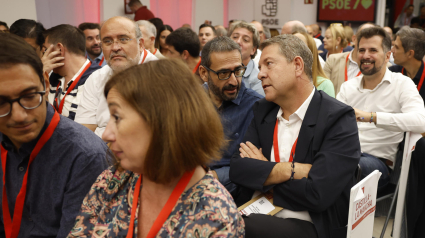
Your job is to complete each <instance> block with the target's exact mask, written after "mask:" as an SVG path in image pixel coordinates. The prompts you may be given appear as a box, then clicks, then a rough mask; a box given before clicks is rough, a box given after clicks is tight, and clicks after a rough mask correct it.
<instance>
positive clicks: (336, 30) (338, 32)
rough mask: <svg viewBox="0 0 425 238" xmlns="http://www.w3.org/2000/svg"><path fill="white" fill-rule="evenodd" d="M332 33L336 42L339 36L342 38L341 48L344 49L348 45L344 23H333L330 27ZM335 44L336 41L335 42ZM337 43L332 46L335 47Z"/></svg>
mask: <svg viewBox="0 0 425 238" xmlns="http://www.w3.org/2000/svg"><path fill="white" fill-rule="evenodd" d="M328 29H329V30H330V31H331V33H332V39H333V40H334V42H336V40H337V38H338V37H339V38H341V42H340V43H339V45H338V46H339V47H341V49H344V48H345V47H347V45H348V41H347V37H346V35H345V30H344V27H343V26H342V24H331V25H330V26H329V28H328ZM334 44H335V43H334ZM335 46H337V45H333V46H332V47H334V48H335Z"/></svg>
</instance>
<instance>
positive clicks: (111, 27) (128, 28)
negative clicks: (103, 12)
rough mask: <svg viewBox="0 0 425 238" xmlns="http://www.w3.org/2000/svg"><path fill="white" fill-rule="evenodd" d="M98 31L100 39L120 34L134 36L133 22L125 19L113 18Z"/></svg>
mask: <svg viewBox="0 0 425 238" xmlns="http://www.w3.org/2000/svg"><path fill="white" fill-rule="evenodd" d="M100 32H101V36H102V39H103V38H105V37H114V36H120V35H128V36H136V32H135V28H134V23H133V22H131V21H130V20H125V19H114V20H111V21H108V22H106V23H105V24H104V25H103V26H102V29H101V31H100Z"/></svg>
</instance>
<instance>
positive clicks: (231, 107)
mask: <svg viewBox="0 0 425 238" xmlns="http://www.w3.org/2000/svg"><path fill="white" fill-rule="evenodd" d="M245 70H246V67H244V66H243V65H242V58H241V50H240V47H239V46H238V44H236V43H235V42H233V41H232V40H231V39H230V38H229V37H227V36H220V37H217V38H214V39H212V40H211V41H209V42H208V43H207V44H206V45H205V46H204V49H203V50H202V59H201V66H200V67H199V73H200V75H201V78H202V80H203V81H204V82H206V83H207V84H206V85H205V86H206V88H208V93H209V95H210V98H211V99H212V101H213V103H214V105H215V106H216V108H217V111H218V113H219V114H220V117H221V122H222V124H223V129H224V134H225V135H226V139H228V140H229V143H228V145H227V148H225V149H224V150H223V154H222V158H221V160H220V161H217V162H216V163H214V164H212V165H210V168H211V169H212V170H213V174H214V176H215V177H216V178H217V179H218V180H219V181H220V183H222V184H223V185H224V186H225V187H226V189H227V190H228V191H229V192H230V193H231V194H232V196H233V198H234V199H236V189H237V187H236V185H235V184H233V183H232V182H230V179H229V168H230V167H229V166H230V158H231V157H232V155H233V154H234V153H235V152H236V151H237V149H238V148H239V143H240V142H241V141H242V138H243V136H244V135H245V132H246V130H247V129H248V126H249V123H251V120H252V118H253V116H254V115H253V113H252V110H251V108H252V105H253V104H254V103H255V102H256V101H258V100H259V99H261V98H263V96H261V95H259V94H258V93H256V92H255V91H253V90H252V89H249V88H246V86H245V83H244V82H242V76H243V74H244V73H245Z"/></svg>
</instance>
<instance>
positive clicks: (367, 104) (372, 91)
mask: <svg viewBox="0 0 425 238" xmlns="http://www.w3.org/2000/svg"><path fill="white" fill-rule="evenodd" d="M357 39H358V43H357V46H356V48H358V59H357V60H358V62H359V63H360V66H359V67H360V71H361V72H362V74H363V76H359V77H355V78H353V79H351V80H349V81H347V82H345V83H344V84H342V86H341V90H340V92H339V94H338V95H337V99H338V100H340V101H341V102H344V103H346V104H348V105H350V106H352V107H353V108H354V110H355V112H356V119H357V125H358V128H359V139H360V144H361V149H362V156H361V158H360V162H359V164H360V166H361V168H362V177H363V178H364V177H366V176H367V175H369V173H371V172H373V171H374V170H375V169H377V170H379V171H380V172H381V173H382V175H381V178H380V179H379V183H378V189H382V188H383V187H385V185H387V184H388V182H389V179H390V178H389V173H390V167H392V166H393V165H394V162H395V157H396V152H397V147H398V144H399V143H400V142H401V141H402V140H403V133H404V132H405V131H411V132H416V133H423V132H424V131H425V109H424V101H423V99H422V97H421V96H420V95H419V92H418V90H417V89H416V86H415V84H414V83H413V81H412V80H411V79H410V78H408V77H406V76H404V75H402V74H399V73H392V72H391V71H390V70H388V69H387V67H386V64H387V63H388V61H389V59H390V54H391V52H390V50H391V38H390V37H389V35H388V34H387V33H386V32H385V30H384V29H382V28H381V27H372V28H367V29H364V30H362V31H361V32H360V34H359V35H358V37H357Z"/></svg>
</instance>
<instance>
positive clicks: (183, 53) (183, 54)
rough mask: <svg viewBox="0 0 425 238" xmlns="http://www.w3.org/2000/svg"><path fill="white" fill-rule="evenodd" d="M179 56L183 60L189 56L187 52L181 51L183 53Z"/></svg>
mask: <svg viewBox="0 0 425 238" xmlns="http://www.w3.org/2000/svg"><path fill="white" fill-rule="evenodd" d="M181 56H182V58H183V59H184V60H187V59H188V58H189V56H190V54H189V51H187V50H183V52H182V53H181Z"/></svg>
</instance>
